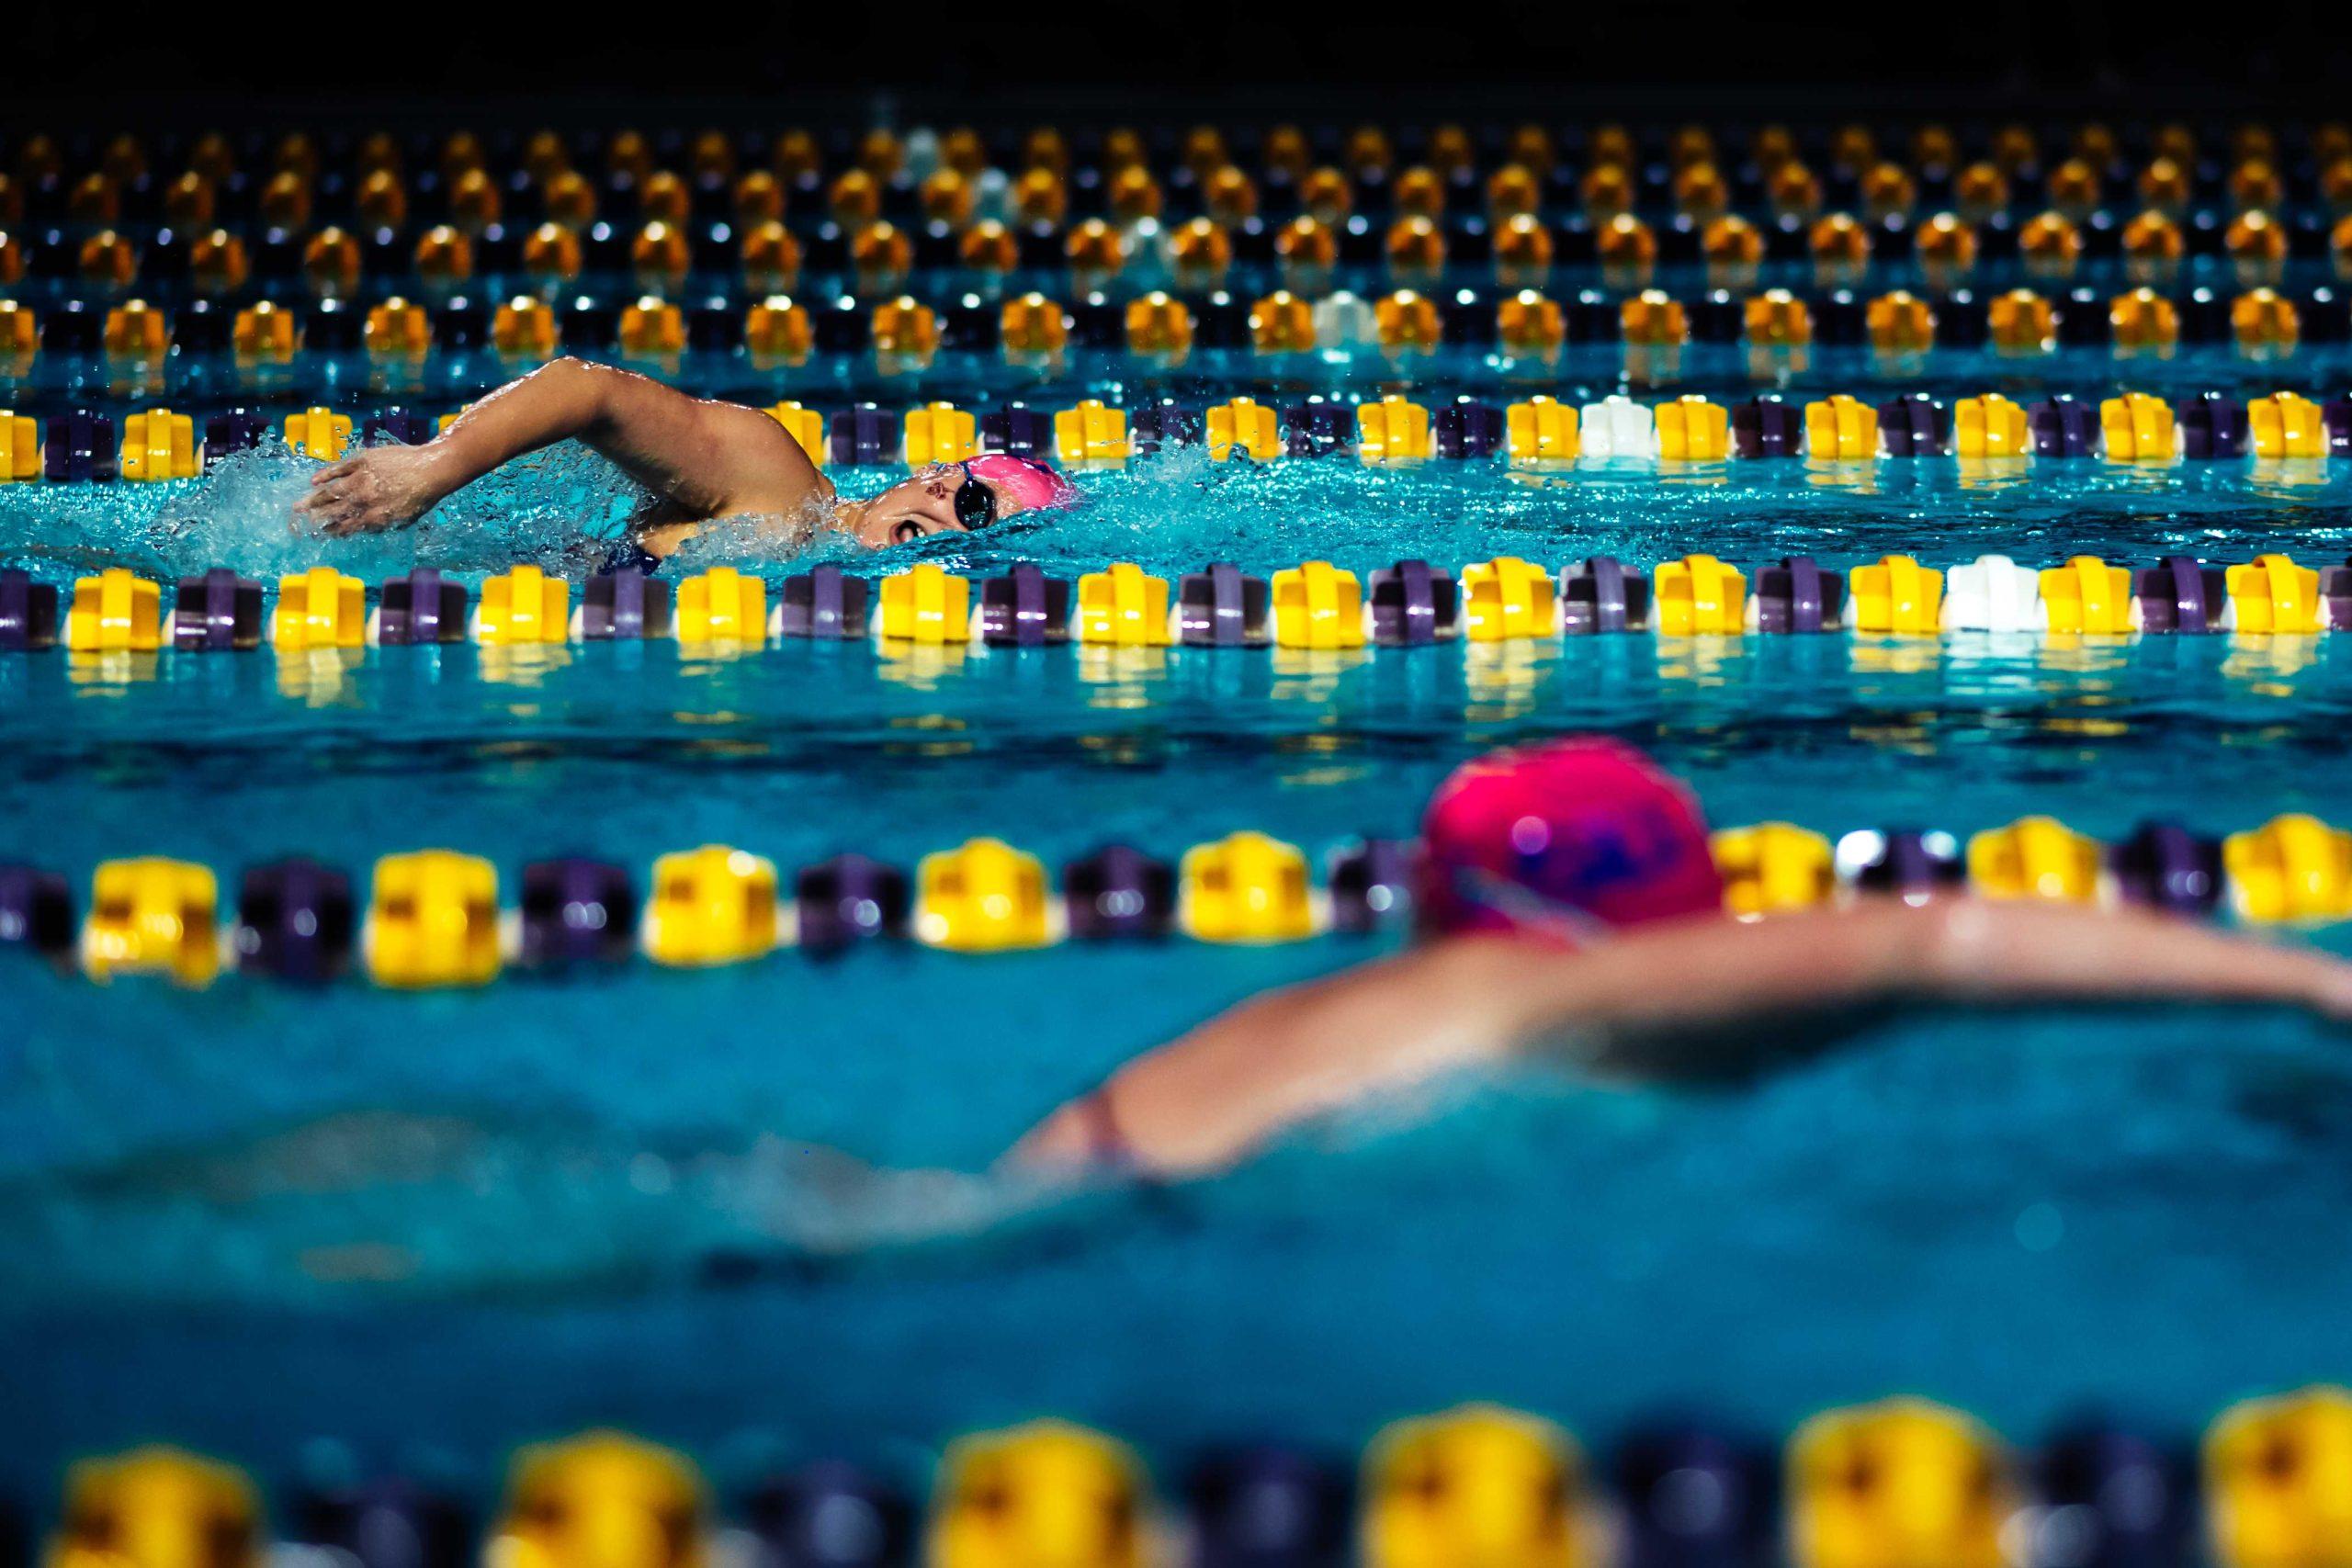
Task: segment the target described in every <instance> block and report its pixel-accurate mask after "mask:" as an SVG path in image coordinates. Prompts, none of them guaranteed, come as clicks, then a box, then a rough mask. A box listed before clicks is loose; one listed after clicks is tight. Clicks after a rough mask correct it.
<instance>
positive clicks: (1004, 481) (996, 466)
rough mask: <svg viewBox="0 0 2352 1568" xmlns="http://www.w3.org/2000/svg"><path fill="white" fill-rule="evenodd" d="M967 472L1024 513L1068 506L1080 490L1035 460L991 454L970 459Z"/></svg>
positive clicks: (1008, 454) (965, 465)
mask: <svg viewBox="0 0 2352 1568" xmlns="http://www.w3.org/2000/svg"><path fill="white" fill-rule="evenodd" d="M964 471H965V472H966V473H967V474H969V475H971V476H972V477H973V478H974V479H986V480H987V481H988V482H989V483H990V484H992V485H994V486H996V487H997V489H999V490H1001V491H1003V492H1004V493H1005V495H1006V496H1007V497H1009V498H1010V499H1011V500H1012V502H1014V503H1015V504H1017V505H1018V506H1019V507H1020V508H1021V510H1022V511H1023V512H1038V511H1044V510H1046V509H1047V508H1051V507H1056V506H1068V505H1069V503H1070V502H1073V501H1076V500H1077V499H1078V487H1077V486H1076V485H1074V484H1072V483H1070V482H1069V480H1068V479H1064V478H1062V477H1061V475H1059V474H1057V473H1056V472H1055V471H1054V470H1053V469H1052V468H1049V467H1047V466H1046V464H1044V463H1040V462H1038V461H1037V460H1036V459H1035V458H1034V457H1013V456H1012V455H1011V454H1010V453H1005V452H989V453H984V454H982V455H981V456H979V457H970V458H967V459H966V460H965V463H964Z"/></svg>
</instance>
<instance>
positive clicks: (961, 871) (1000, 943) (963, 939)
mask: <svg viewBox="0 0 2352 1568" xmlns="http://www.w3.org/2000/svg"><path fill="white" fill-rule="evenodd" d="M915 883H916V889H917V891H916V895H915V918H914V933H915V937H916V939H917V940H918V941H920V942H923V943H925V944H926V945H928V946H931V947H940V948H945V949H947V950H949V951H950V952H954V953H1001V952H1005V951H1007V950H1010V949H1013V948H1024V947H1043V946H1044V945H1045V944H1046V943H1047V942H1051V941H1052V940H1053V937H1054V931H1053V921H1052V909H1051V901H1050V899H1049V898H1048V897H1047V896H1046V868H1045V866H1044V864H1043V863H1041V862H1039V861H1038V859H1037V857H1036V856H1035V855H1031V854H1024V853H1023V852H1021V851H1019V850H1016V849H1014V848H1013V847H1012V845H1010V844H1008V843H1005V842H1003V841H1002V840H998V839H974V840H970V841H969V842H968V843H966V844H965V845H964V846H963V847H962V848H960V849H954V850H943V851H940V852H937V853H934V854H928V855H925V856H924V857H923V859H922V865H921V866H920V867H919V868H918V869H917V871H916V874H915Z"/></svg>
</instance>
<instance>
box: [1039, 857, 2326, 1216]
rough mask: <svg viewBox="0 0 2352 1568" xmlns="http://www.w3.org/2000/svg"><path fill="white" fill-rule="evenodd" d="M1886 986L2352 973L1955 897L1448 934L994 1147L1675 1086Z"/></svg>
mask: <svg viewBox="0 0 2352 1568" xmlns="http://www.w3.org/2000/svg"><path fill="white" fill-rule="evenodd" d="M1904 998H1919V999H1950V1000H1963V1001H1978V1002H2008V1001H2033V1000H2052V999H2061V998H2077V999H2106V1000H2117V1001H2124V1000H2131V1001H2153V1000H2183V999H2193V1000H2210V1001H2244V1002H2272V1003H2286V1004H2291V1005H2299V1006H2304V1007H2310V1008H2312V1009H2314V1010H2320V1011H2323V1012H2327V1013H2330V1014H2335V1015H2338V1016H2342V1015H2346V1014H2352V967H2347V966H2346V964H2342V963H2340V962H2338V961H2336V960H2335V959H2333V958H2330V957H2328V956H2326V955H2325V954H2323V953H2315V952H2312V951H2309V950H2304V949H2299V948H2293V947H2285V946H2278V945H2273V944H2271V943H2267V942H2257V941H2253V940H2249V939H2246V938H2243V937H2236V936H2232V935H2229V934H2227V933H2225V932H2222V931H2215V930H2212V929H2211V928H2207V927H2202V926H2198V925H2194V924H2190V923H2188V922H2187V921H2183V920H2178V919H2170V918H2168V917H2164V916H2159V915H2153V914H2147V913H2143V912H2139V911H2132V910H2120V911H2115V912H2100V911H2097V910H2090V909H2079V908H2066V907H2064V906H2059V905H2030V904H1990V903H1985V902H1982V901H1978V900H1973V899H1960V900H1952V901H1950V902H1946V903H1940V904H1934V905H1929V906H1928V907H1926V908H1910V907H1908V906H1905V905H1902V904H1897V903H1894V902H1891V901H1873V902H1871V903H1868V904H1864V905H1860V906H1858V907H1856V908H1849V909H1838V910H1819V911H1807V912H1803V913H1795V914H1789V915H1782V916H1776V917H1774V918H1773V919H1768V920H1763V921H1758V922H1757V923H1755V924H1752V925H1743V924H1736V923H1734V922H1731V921H1728V920H1722V919H1694V920H1684V921H1678V922H1674V923H1671V924H1664V925H1657V926H1651V927H1646V928H1640V929H1636V930H1633V931H1626V932H1624V933H1623V934H1622V935H1620V936H1617V937H1615V938H1613V939H1612V940H1611V941H1610V942H1608V943H1607V944H1606V945H1604V946H1602V947H1600V948H1596V949H1592V950H1589V951H1586V952H1581V953H1563V952H1558V951H1555V950H1552V949H1549V948H1544V947H1539V946H1536V945H1534V944H1532V943H1527V942H1515V941H1511V940H1510V939H1500V938H1479V939H1462V940H1456V941H1452V942H1439V943H1436V944H1434V945H1432V946H1430V947H1427V948H1423V949H1419V950H1417V951H1414V952H1411V953H1405V954H1403V955H1401V956H1399V957H1397V958H1393V959H1388V960H1384V961H1382V962H1380V963H1376V964H1366V965H1364V966H1363V967H1362V968H1360V969H1355V970H1351V971H1349V972H1347V973H1345V974H1341V975H1338V976H1332V977H1331V978H1329V979H1327V980H1320V981H1316V982H1313V983H1311V984H1309V985H1306V986H1300V987H1293V988H1291V989H1288V990H1283V991H1278V992H1274V993H1272V994H1270V995H1268V996H1265V997H1261V998H1256V999H1254V1000H1252V1001H1250V1002H1246V1003H1243V1004H1242V1005H1241V1006H1239V1007H1238V1008H1235V1009H1234V1010H1231V1011H1229V1012H1227V1013H1225V1014H1223V1015H1221V1016H1219V1017H1217V1018H1215V1019H1212V1020H1211V1021H1209V1022H1207V1023H1205V1024H1204V1025H1202V1026H1201V1027H1200V1028H1199V1029H1197V1030H1194V1031H1193V1032H1192V1033H1190V1034H1187V1035H1185V1036H1183V1037H1182V1038H1181V1039H1179V1040H1177V1041H1175V1042H1174V1043H1170V1044H1169V1045H1165V1046H1162V1047H1161V1048H1160V1049H1159V1050H1156V1051H1152V1052H1149V1053H1147V1054H1146V1055H1142V1056H1140V1057H1138V1058H1136V1060H1135V1061H1133V1062H1130V1063H1128V1064H1127V1065H1126V1066H1125V1067H1123V1068H1121V1069H1120V1070H1119V1071H1118V1072H1117V1073H1116V1074H1115V1075H1114V1076H1113V1077H1112V1078H1111V1079H1110V1081H1109V1082H1108V1083H1106V1084H1105V1085H1104V1086H1103V1088H1102V1089H1098V1090H1096V1091H1095V1092H1094V1093H1093V1094H1091V1095H1089V1096H1087V1097H1085V1098H1083V1099H1081V1100H1077V1101H1073V1102H1072V1103H1071V1104H1069V1105H1066V1106H1064V1107H1062V1108H1061V1109H1060V1110H1059V1111H1056V1112H1055V1113H1054V1114H1053V1115H1052V1116H1050V1117H1048V1118H1046V1121H1045V1122H1041V1123H1040V1124H1039V1125H1038V1126H1037V1128H1036V1129H1035V1131H1033V1132H1032V1133H1030V1134H1029V1135H1028V1136H1027V1137H1025V1138H1023V1140H1022V1142H1021V1143H1020V1145H1018V1146H1017V1147H1016V1148H1015V1149H1014V1150H1013V1152H1012V1156H1011V1158H1012V1161H1013V1162H1014V1163H1015V1164H1018V1165H1024V1166H1047V1167H1051V1166H1069V1165H1080V1164H1085V1163H1089V1162H1100V1161H1103V1160H1104V1159H1106V1158H1107V1159H1121V1160H1125V1161H1128V1162H1131V1163H1132V1164H1133V1165H1134V1166H1136V1167H1137V1168H1141V1169H1144V1170H1147V1171H1152V1172H1157V1173H1160V1174H1168V1175H1179V1174H1189V1173H1194V1172H1200V1171H1205V1170H1213V1169H1216V1168H1222V1167H1224V1166H1227V1165H1230V1164H1232V1163H1233V1162H1235V1161H1236V1160H1238V1159H1240V1158H1241V1157H1243V1156H1246V1155H1248V1154H1249V1153H1250V1151H1252V1150H1253V1149H1255V1148H1256V1147H1258V1146H1259V1145H1261V1144H1262V1143H1264V1142H1265V1141H1266V1140H1267V1139H1268V1138H1270V1137H1272V1135H1273V1134H1276V1133H1279V1132H1280V1131H1282V1130H1283V1129H1284V1128H1286V1127H1289V1126H1292V1125H1295V1123H1297V1122H1301V1121H1304V1120H1306V1119H1307V1118H1310V1117H1313V1116H1316V1115H1317V1114H1320V1113H1322V1112H1325V1111H1331V1110H1335V1109H1337V1108H1339V1107H1340V1106H1343V1105H1346V1104H1349V1103H1351V1102H1352V1101H1355V1100H1362V1099H1363V1098H1365V1097H1367V1096H1369V1095H1373V1094H1376V1093H1378V1092H1380V1091H1382V1090H1385V1089H1400V1088H1404V1087H1407V1086H1409V1085H1412V1084H1415V1083H1419V1082H1422V1081H1424V1080H1426V1079H1429V1078H1430V1077H1435V1076H1437V1075H1438V1074H1441V1073H1442V1072H1445V1071H1448V1070H1451V1069H1454V1068H1460V1067H1465V1066H1477V1065H1479V1064H1483V1063H1496V1062H1500V1061H1504V1060H1508V1059H1510V1058H1512V1057H1514V1056H1519V1055H1545V1056H1551V1057H1559V1058H1566V1059H1567V1060H1569V1061H1572V1062H1574V1063H1576V1064H1577V1066H1580V1067H1583V1068H1585V1069H1587V1070H1589V1071H1594V1072H1598V1073H1606V1074H1614V1075H1617V1076H1623V1077H1661V1076H1667V1077H1677V1076H1684V1075H1687V1074H1689V1073H1691V1072H1692V1071H1694V1070H1698V1071H1706V1070H1719V1069H1723V1068H1725V1067H1728V1066H1734V1065H1735V1064H1730V1063H1727V1062H1725V1061H1724V1060H1723V1059H1721V1053H1720V1049H1719V1048H1717V1047H1706V1048H1702V1049H1700V1050H1697V1051H1695V1052H1694V1050H1693V1049H1692V1047H1691V1043H1690V1042H1691V1041H1693V1040H1702V1039H1705V1038H1706V1037H1707V1036H1708V1035H1709V1034H1710V1033H1711V1032H1718V1031H1722V1030H1724V1028H1725V1027H1726V1026H1731V1025H1737V1024H1743V1023H1750V1022H1759V1021H1769V1022H1770V1023H1771V1024H1773V1025H1775V1026H1777V1027H1776V1029H1775V1030H1774V1032H1775V1033H1777V1034H1779V1035H1781V1036H1787V1035H1789V1034H1790V1033H1791V1032H1792V1031H1801V1030H1803V1028H1804V1020H1803V1019H1801V1018H1792V1014H1805V1013H1821V1012H1834V1011H1837V1010H1842V1009H1849V1008H1852V1007H1856V1006H1860V1005H1867V1004H1870V1003H1873V1002H1883V1001H1887V1000H1895V999H1904ZM1753 1043H1754V1042H1753V1040H1752V1039H1751V1040H1750V1041H1749V1042H1748V1044H1750V1045H1752V1044H1753ZM1711 1054H1712V1055H1713V1059H1712V1060H1710V1059H1709V1058H1710V1055H1711ZM1779 1055H1780V1058H1781V1059H1785V1053H1780V1054H1779Z"/></svg>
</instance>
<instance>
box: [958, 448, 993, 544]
mask: <svg viewBox="0 0 2352 1568" xmlns="http://www.w3.org/2000/svg"><path fill="white" fill-rule="evenodd" d="M956 467H957V468H960V469H962V470H963V472H964V482H963V483H962V484H959V485H957V486H956V522H958V523H961V524H962V525H964V526H965V527H967V528H985V527H987V526H988V525H989V524H991V523H994V522H995V521H996V491H993V490H991V489H989V487H988V486H987V485H984V484H982V483H981V482H980V481H979V480H978V479H976V478H974V477H973V475H972V465H971V464H969V463H958V464H956Z"/></svg>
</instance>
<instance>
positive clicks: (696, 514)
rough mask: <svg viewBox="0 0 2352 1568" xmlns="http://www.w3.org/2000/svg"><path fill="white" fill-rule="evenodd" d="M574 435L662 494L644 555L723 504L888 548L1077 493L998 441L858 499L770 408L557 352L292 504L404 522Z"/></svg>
mask: <svg viewBox="0 0 2352 1568" xmlns="http://www.w3.org/2000/svg"><path fill="white" fill-rule="evenodd" d="M574 439H576V440H578V441H580V442H581V443H582V444H583V445H585V446H589V447H590V448H592V449H594V451H596V452H598V453H601V454H602V455H603V456H605V457H607V458H610V459H611V460H612V461H613V462H614V463H615V464H616V465H617V466H618V467H619V468H621V469H622V470H623V471H624V472H626V473H627V474H628V476H629V478H631V479H635V480H636V481H637V482H638V483H639V484H641V485H643V486H644V487H645V488H646V489H647V490H649V491H651V492H652V493H653V498H654V507H653V510H652V511H651V513H650V514H649V515H647V516H646V517H644V518H643V519H641V520H640V521H639V523H638V524H637V525H636V526H635V530H634V540H635V543H636V545H637V547H638V549H639V551H640V552H642V554H643V556H644V558H645V560H644V561H642V562H640V563H639V564H649V563H650V562H658V561H659V560H661V559H662V558H663V557H666V556H667V555H669V553H670V552H671V551H672V550H673V549H675V548H676V547H677V546H678V545H679V544H680V543H681V542H682V541H684V539H685V538H686V537H687V536H690V535H692V534H693V533H694V531H695V527H696V526H697V525H700V524H703V523H707V522H709V521H711V520H712V519H714V518H719V517H758V518H762V519H769V520H773V521H774V522H775V525H776V526H777V527H778V528H779V529H780V530H795V529H797V530H803V531H806V532H808V533H810V534H814V533H815V532H817V531H818V530H820V529H823V528H828V527H830V528H833V529H836V530H838V531H840V532H841V533H843V534H846V535H848V536H851V537H852V538H854V539H855V540H856V541H857V542H858V543H860V544H862V545H865V546H868V547H873V548H876V549H879V548H882V547H886V546H889V545H905V544H911V543H913V542H914V541H915V540H917V539H920V538H922V537H923V536H925V535H928V534H957V533H965V532H968V531H969V530H971V529H974V528H985V527H987V526H988V525H990V524H991V523H995V522H997V521H998V520H999V519H1001V518H1005V517H1011V516H1013V515H1014V514H1016V513H1023V512H1035V511H1042V510H1046V509H1050V508H1054V507H1061V506H1067V505H1069V503H1070V502H1073V501H1075V500H1076V499H1077V498H1078V491H1076V489H1075V488H1073V487H1072V486H1071V484H1070V483H1069V480H1067V479H1063V478H1062V477H1061V475H1060V474H1058V473H1057V472H1056V471H1055V470H1054V469H1053V468H1051V467H1050V466H1048V465H1046V464H1045V463H1041V462H1037V461H1035V460H1033V459H1031V458H1027V457H1008V456H1006V455H1004V454H1002V453H992V454H989V455H987V456H984V457H973V458H969V459H967V460H966V461H964V462H961V463H934V464H933V465H932V466H931V467H929V468H923V469H922V470H921V471H919V472H918V473H916V474H915V476H914V477H913V478H912V479H904V480H901V481H900V482H899V483H898V484H895V485H892V486H891V487H890V488H889V489H888V490H886V491H883V492H882V493H881V494H879V495H877V496H875V497H874V498H872V499H871V500H868V501H850V500H846V499H844V498H842V496H840V495H839V494H837V493H835V491H834V490H833V486H832V481H831V480H830V479H826V478H825V476H824V475H823V474H821V473H820V472H819V471H818V469H817V465H816V464H814V463H812V462H810V461H809V454H808V453H806V452H804V451H802V450H801V449H800V444H799V443H798V442H797V441H795V440H794V439H793V438H792V437H791V435H789V434H786V431H785V428H784V426H783V425H781V424H778V423H776V422H775V420H773V419H771V418H769V417H768V416H767V415H766V414H764V413H763V412H760V411H759V410H758V409H754V408H747V407H745V406H744V405H742V404H741V403H726V402H717V401H712V400H705V399H701V398H692V397H688V396H687V395H686V394H685V393H684V392H681V391H678V390H676V389H673V388H670V387H665V386H663V385H662V383H661V382H659V381H653V380H649V379H647V378H645V377H643V376H638V375H633V374H631V373H630V372H628V371H627V370H616V369H614V368H612V367H610V366H605V365H592V364H589V363H588V362H586V361H584V360H579V359H559V360H557V361H555V362H554V363H553V364H551V365H545V366H542V367H539V368H538V369H537V370H534V371H532V372H531V373H530V374H529V375H528V376H526V377H524V378H522V379H521V380H519V381H513V382H510V383H508V384H507V385H506V386H503V387H501V388H500V389H498V390H497V391H495V392H492V393H491V394H490V395H489V396H487V397H485V398H483V399H482V400H481V401H480V402H477V403H475V404H474V405H473V406H472V407H471V408H469V409H468V410H467V411H466V412H463V413H461V414H459V415H458V417H457V419H456V420H455V421H453V422H452V423H450V425H449V428H448V429H447V430H445V431H443V432H442V433H441V434H439V435H437V436H435V437H434V438H433V439H432V440H431V441H428V442H426V443H425V444H424V445H423V446H371V447H368V448H367V449H366V450H364V451H358V452H354V453H352V454H351V455H350V456H349V457H345V458H344V459H343V460H342V461H341V462H339V463H331V464H329V465H328V466H327V467H325V468H322V469H321V470H320V471H319V472H318V473H317V474H316V475H314V476H313V477H312V478H311V491H310V493H309V494H308V495H306V496H304V497H303V498H302V499H301V500H300V501H299V502H296V503H295V507H294V511H295V513H296V515H297V516H298V517H300V518H303V519H307V520H308V521H310V522H311V523H312V524H315V525H318V527H319V528H320V529H321V530H322V532H324V533H327V534H334V535H342V534H367V533H374V532H378V531H379V530H382V529H386V528H398V527H402V526H405V525H408V524H411V523H413V522H415V521H416V520H417V519H418V518H419V517H422V516H424V514H425V513H427V512H430V511H431V510H432V509H433V508H434V507H435V506H436V505H438V504H439V503H440V502H441V501H442V499H443V498H444V497H446V496H447V495H449V494H451V493H452V492H453V491H458V490H459V489H461V488H463V487H464V486H466V485H469V484H470V483H472V482H473V481H474V480H476V479H480V478H481V476H482V475H484V474H486V473H489V472H490V471H491V470H492V468H497V467H499V466H500V465H501V464H503V463H506V462H509V461H512V460H513V459H514V458H516V457H521V456H523V455H524V454H525V453H526V452H536V451H537V450H538V449H539V448H540V447H542V446H553V445H554V444H555V443H557V442H559V441H567V440H574Z"/></svg>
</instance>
